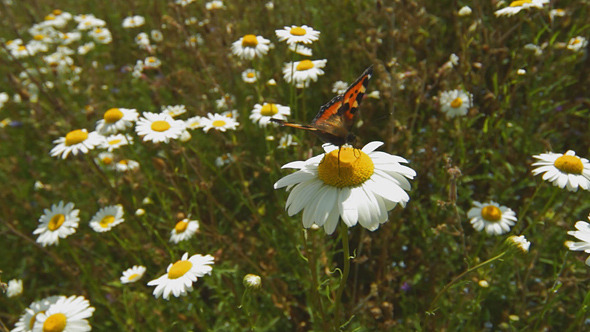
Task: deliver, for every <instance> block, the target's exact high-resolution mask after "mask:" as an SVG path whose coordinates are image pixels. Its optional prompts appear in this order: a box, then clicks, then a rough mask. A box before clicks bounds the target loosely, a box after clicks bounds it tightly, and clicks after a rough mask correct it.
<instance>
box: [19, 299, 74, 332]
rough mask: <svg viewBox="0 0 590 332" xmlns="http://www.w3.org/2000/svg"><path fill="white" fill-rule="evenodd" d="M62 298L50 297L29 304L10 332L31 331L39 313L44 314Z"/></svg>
mask: <svg viewBox="0 0 590 332" xmlns="http://www.w3.org/2000/svg"><path fill="white" fill-rule="evenodd" d="M62 298H64V299H65V296H50V297H46V298H44V299H42V300H39V301H35V302H33V303H31V304H30V305H29V307H28V308H26V309H25V312H24V313H23V314H22V315H21V316H20V318H19V320H18V322H16V324H15V325H14V329H12V332H29V331H33V327H34V326H35V322H36V321H37V316H38V315H39V314H40V313H44V312H46V311H47V309H49V307H51V306H52V305H53V304H54V303H56V302H57V301H58V300H60V299H62Z"/></svg>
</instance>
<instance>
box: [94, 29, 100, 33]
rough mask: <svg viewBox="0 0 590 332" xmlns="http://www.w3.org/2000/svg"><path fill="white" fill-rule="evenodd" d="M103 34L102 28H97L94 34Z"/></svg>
mask: <svg viewBox="0 0 590 332" xmlns="http://www.w3.org/2000/svg"><path fill="white" fill-rule="evenodd" d="M101 32H102V29H101V28H95V29H94V33H101Z"/></svg>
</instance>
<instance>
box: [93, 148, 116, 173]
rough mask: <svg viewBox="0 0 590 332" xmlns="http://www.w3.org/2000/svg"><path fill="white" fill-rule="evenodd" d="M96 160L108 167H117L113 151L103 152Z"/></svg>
mask: <svg viewBox="0 0 590 332" xmlns="http://www.w3.org/2000/svg"><path fill="white" fill-rule="evenodd" d="M95 160H96V162H97V163H98V164H99V165H101V166H103V167H105V168H107V169H113V168H115V162H114V161H115V156H114V155H113V154H112V153H111V152H101V153H99V154H98V156H97V158H96V159H95Z"/></svg>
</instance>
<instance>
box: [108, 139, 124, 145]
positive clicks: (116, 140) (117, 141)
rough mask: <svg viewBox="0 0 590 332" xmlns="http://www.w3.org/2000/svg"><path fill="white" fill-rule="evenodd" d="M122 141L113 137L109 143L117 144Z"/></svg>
mask: <svg viewBox="0 0 590 332" xmlns="http://www.w3.org/2000/svg"><path fill="white" fill-rule="evenodd" d="M121 141H123V140H122V139H113V140H111V141H109V145H116V144H119V143H121Z"/></svg>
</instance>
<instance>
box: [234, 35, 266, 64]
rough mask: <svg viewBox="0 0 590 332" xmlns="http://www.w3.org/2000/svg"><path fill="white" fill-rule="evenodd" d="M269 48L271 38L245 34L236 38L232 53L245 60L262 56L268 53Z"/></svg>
mask: <svg viewBox="0 0 590 332" xmlns="http://www.w3.org/2000/svg"><path fill="white" fill-rule="evenodd" d="M269 49H270V40H268V39H266V38H264V37H261V36H255V35H245V36H244V37H242V38H240V39H238V40H236V41H235V42H234V43H233V44H232V46H231V51H232V53H233V54H234V55H237V56H238V57H240V59H244V60H252V59H254V58H256V57H261V56H263V55H265V54H266V53H268V50H269Z"/></svg>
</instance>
